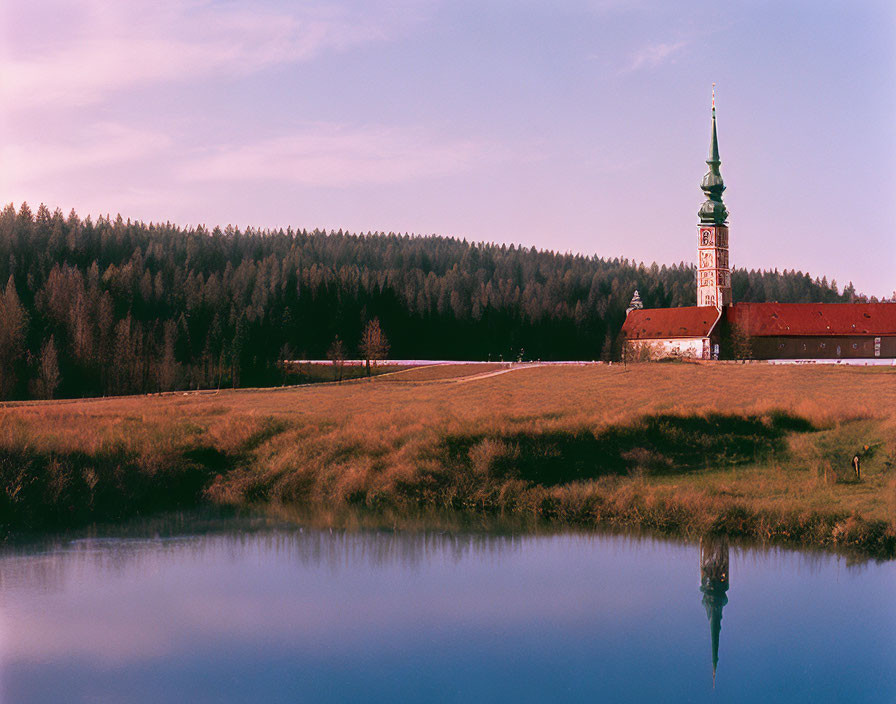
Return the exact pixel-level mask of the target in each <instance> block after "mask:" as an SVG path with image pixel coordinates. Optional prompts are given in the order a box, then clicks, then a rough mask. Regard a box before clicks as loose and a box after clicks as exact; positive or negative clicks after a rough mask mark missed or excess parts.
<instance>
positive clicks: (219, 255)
mask: <svg viewBox="0 0 896 704" xmlns="http://www.w3.org/2000/svg"><path fill="white" fill-rule="evenodd" d="M695 272H696V269H695V266H694V265H693V264H691V263H685V262H682V263H679V264H675V265H672V266H665V265H662V266H660V265H657V264H652V265H644V264H643V263H637V262H634V261H630V260H628V259H619V258H613V259H606V258H601V257H597V256H583V255H578V254H561V253H557V252H553V251H547V250H538V249H535V248H534V247H533V248H526V247H519V246H514V245H498V244H486V243H470V242H467V241H465V240H458V239H454V238H449V237H435V236H432V237H418V236H409V235H407V234H404V235H401V234H395V233H389V234H384V233H370V232H368V233H366V234H349V233H346V232H343V231H341V230H339V231H330V232H325V231H322V230H317V229H315V230H312V231H307V230H294V229H292V228H288V229H285V230H284V229H278V230H259V229H255V228H251V227H250V228H246V229H243V230H241V229H239V228H236V227H232V226H228V227H226V228H224V229H221V228H219V227H216V228H214V229H212V230H209V229H208V228H206V227H204V226H198V227H190V228H183V227H178V226H176V225H173V224H171V223H149V224H146V223H143V222H133V221H131V220H123V219H122V217H121V216H118V217H116V218H114V219H113V218H110V217H108V216H101V217H98V218H97V219H96V220H93V219H92V218H91V217H89V216H88V217H86V218H84V219H81V218H80V217H79V216H78V215H77V214H76V213H75V212H74V211H72V212H70V213H69V214H68V215H67V216H65V215H64V214H63V213H62V212H61V211H60V210H58V209H57V210H56V211H55V212H50V210H49V209H48V208H47V207H46V206H44V205H41V206H40V207H39V208H38V209H37V211H36V212H33V211H32V210H31V208H30V207H29V206H28V205H27V204H25V203H23V204H22V205H21V207H20V208H19V209H18V210H16V209H15V207H14V206H13V205H12V204H10V205H7V206H6V207H5V208H4V209H3V211H2V213H0V287H2V288H0V294H2V295H0V398H2V399H16V398H29V397H36V398H47V397H52V396H66V397H69V396H86V395H105V394H129V393H146V392H155V391H162V390H171V389H195V388H210V387H220V386H262V385H269V384H278V383H281V381H282V378H283V377H282V373H281V370H282V365H281V362H282V360H287V359H323V358H325V357H326V356H327V354H328V352H330V354H331V355H332V350H333V348H334V344H335V343H336V342H337V341H338V351H339V354H340V355H342V356H352V355H358V354H360V353H359V350H361V349H362V348H364V347H365V345H366V346H368V347H370V346H371V340H370V339H369V338H368V339H366V340H365V337H364V336H365V330H367V331H368V333H367V334H368V335H369V334H370V333H369V330H370V329H371V328H370V324H371V322H372V321H377V330H378V334H379V335H382V337H383V340H384V341H385V340H388V347H389V354H390V356H391V357H393V358H399V359H414V358H427V359H432V358H438V359H458V360H487V359H493V360H498V359H518V358H520V357H522V358H526V359H545V360H556V359H601V358H603V359H611V358H613V356H614V355H615V354H617V350H618V335H619V330H620V328H621V327H622V323H623V321H624V319H625V309H626V307H627V305H628V303H629V301H630V300H631V298H632V295H633V293H634V291H635V289H637V290H638V291H639V292H640V295H641V299H642V301H643V302H644V305H645V307H667V306H672V307H675V306H686V305H693V304H694V301H695V299H696V281H695V278H696V274H695ZM732 285H733V292H734V299H735V300H741V301H760V302H761V301H771V300H777V301H790V302H837V301H849V300H854V299H856V297H857V296H856V292H855V290H854V288H853V287H852V285H851V284H850V285H849V286H848V287H846V289H844V291H843V292H842V293H841V292H838V289H837V286H836V283H834V282H831V283H828V282H827V280H826V279H821V280H819V279H817V278H816V279H813V278H811V277H810V276H809V275H808V274H804V273H802V272H797V271H783V272H778V271H745V270H742V269H738V270H735V271H733V273H732Z"/></svg>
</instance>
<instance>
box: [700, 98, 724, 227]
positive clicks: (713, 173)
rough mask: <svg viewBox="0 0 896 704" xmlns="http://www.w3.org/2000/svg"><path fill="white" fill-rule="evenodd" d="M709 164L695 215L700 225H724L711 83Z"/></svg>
mask: <svg viewBox="0 0 896 704" xmlns="http://www.w3.org/2000/svg"><path fill="white" fill-rule="evenodd" d="M706 163H707V164H708V165H709V171H707V172H706V174H705V175H704V176H703V181H701V183H700V188H702V189H703V193H704V194H705V195H706V200H705V201H704V203H703V205H701V206H700V210H699V211H698V212H697V215H699V216H700V224H701V225H724V224H725V223H726V222H727V220H728V209H727V208H726V207H725V204H724V203H723V202H722V191H724V190H725V182H724V181H723V180H722V173H721V172H720V171H719V166H721V164H722V160H721V159H719V137H718V135H717V134H716V90H715V83H713V90H712V138H711V140H710V145H709V159H707V160H706Z"/></svg>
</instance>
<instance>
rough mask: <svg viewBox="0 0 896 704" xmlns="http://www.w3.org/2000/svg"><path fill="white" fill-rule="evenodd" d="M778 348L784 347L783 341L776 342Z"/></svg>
mask: <svg viewBox="0 0 896 704" xmlns="http://www.w3.org/2000/svg"><path fill="white" fill-rule="evenodd" d="M778 349H779V350H783V349H784V343H783V342H779V343H778Z"/></svg>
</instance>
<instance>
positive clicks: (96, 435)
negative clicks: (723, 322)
mask: <svg viewBox="0 0 896 704" xmlns="http://www.w3.org/2000/svg"><path fill="white" fill-rule="evenodd" d="M484 366H485V365H458V366H457V368H455V369H454V370H453V371H452V370H451V368H450V367H445V366H442V367H436V368H427V369H418V370H412V371H410V372H404V373H402V374H398V375H394V376H391V377H383V378H381V379H374V380H373V381H365V382H353V383H350V384H343V385H326V386H318V387H315V386H309V387H302V388H295V389H282V390H278V389H274V390H257V391H255V390H240V391H222V392H220V393H217V394H194V395H189V396H184V395H168V396H161V397H160V396H149V397H128V398H115V399H105V400H101V399H97V400H85V401H79V402H43V403H35V404H25V405H17V406H0V481H2V483H3V486H4V487H5V496H4V495H2V494H0V512H2V511H4V510H5V511H6V512H7V515H8V516H11V518H9V519H8V521H7V529H10V528H12V529H18V528H20V527H22V526H23V525H25V526H27V525H44V524H53V523H59V522H65V521H67V520H69V519H70V518H71V517H72V516H74V518H75V519H76V520H84V519H85V518H89V517H92V516H98V515H103V514H112V515H115V516H117V515H122V514H126V513H128V512H129V511H136V510H149V509H152V508H157V507H160V506H163V505H167V504H169V503H173V504H183V503H189V502H190V501H195V500H197V499H198V498H200V497H205V498H206V499H211V500H214V501H219V502H245V501H306V502H314V503H317V504H324V505H340V504H344V503H360V504H364V505H368V506H373V507H393V508H394V507H400V506H402V505H406V506H410V505H419V504H423V505H443V506H454V507H470V508H479V509H485V510H490V511H506V512H516V513H525V514H533V515H539V516H545V517H549V518H552V517H553V518H558V519H562V520H566V521H574V522H579V523H611V524H612V523H615V524H625V525H633V524H638V525H645V526H649V527H652V528H655V529H658V530H668V531H683V532H690V531H700V530H712V529H724V530H728V531H731V532H735V533H740V534H744V535H751V536H758V537H763V538H772V539H784V540H788V539H789V540H796V541H803V542H812V543H819V544H857V545H859V546H861V547H863V548H865V549H867V550H870V551H877V552H882V553H887V554H889V553H888V551H890V552H892V551H893V550H894V542H896V523H894V515H896V469H894V467H893V464H894V460H896V370H893V369H888V368H876V369H875V368H854V367H821V366H819V367H784V366H767V365H743V366H737V365H696V364H694V365H692V364H688V365H685V364H649V365H632V366H629V368H628V369H627V370H626V369H623V368H622V367H620V366H616V365H614V366H607V365H595V366H585V367H566V366H556V367H553V366H543V367H532V368H523V369H517V370H514V371H512V372H510V373H507V374H501V375H497V376H489V377H487V378H482V379H475V378H474V379H472V380H469V381H468V383H463V384H446V383H444V381H445V379H446V378H450V377H447V376H445V375H446V374H454V375H455V378H462V377H464V376H468V374H469V373H470V369H471V367H475V371H474V372H473V373H482V372H484V371H493V370H492V369H488V370H486V369H483V367H484ZM496 367H500V365H496ZM427 370H432V372H430V374H429V375H427V374H424V373H425V372H427ZM436 372H437V373H436ZM421 376H422V377H423V378H420V377H421ZM387 379H389V380H390V381H389V383H386V380H387ZM678 419H680V422H679V420H678ZM799 423H803V426H805V427H803V426H800V425H799ZM810 425H811V428H810V427H809V426H810ZM717 431H718V433H717ZM691 433H693V435H691ZM729 441H730V443H732V444H731V445H730V448H733V449H730V451H729V445H728V444H726V443H729ZM690 443H693V455H690V454H689V451H690ZM866 445H867V446H868V449H867V450H866V449H864V448H865V446H866ZM855 452H860V454H861V456H862V463H863V467H862V473H863V476H862V481H861V482H853V481H850V467H851V465H850V461H851V458H852V456H853V453H855ZM567 466H568V467H574V468H575V472H578V474H574V473H573V474H569V476H566V474H565V473H564V472H565V469H564V468H565V467H567ZM554 471H558V472H559V474H557V479H556V481H555V480H553V479H552V475H551V472H554ZM135 477H136V479H135ZM133 487H137V489H133ZM132 489H133V490H132ZM178 492H183V494H182V495H181V494H178ZM60 497H62V498H60ZM63 499H64V500H63ZM3 501H5V502H6V506H5V507H4V505H3V504H2V502H3ZM82 505H86V506H87V508H84V506H82ZM70 514H71V515H70ZM2 520H3V519H2V518H0V521H2Z"/></svg>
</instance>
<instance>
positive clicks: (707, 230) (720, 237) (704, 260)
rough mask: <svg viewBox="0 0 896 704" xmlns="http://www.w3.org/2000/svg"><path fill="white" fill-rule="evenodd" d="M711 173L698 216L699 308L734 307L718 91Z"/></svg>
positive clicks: (713, 119) (713, 97)
mask: <svg viewBox="0 0 896 704" xmlns="http://www.w3.org/2000/svg"><path fill="white" fill-rule="evenodd" d="M706 163H707V165H709V171H707V172H706V175H705V176H704V177H703V181H701V182H700V188H702V189H703V193H704V194H705V195H706V201H705V202H704V203H703V205H701V206H700V210H699V211H698V213H697V215H698V216H699V217H700V223H699V224H698V225H697V305H698V306H714V307H716V308H722V307H723V306H730V305H731V270H730V269H729V264H728V226H727V221H728V209H727V208H726V207H725V204H724V203H723V202H722V191H724V190H725V182H724V181H722V172H721V171H719V166H720V165H721V164H722V160H721V159H720V158H719V137H718V133H717V132H716V89H715V83H713V89H712V137H711V138H710V142H709V159H707V160H706Z"/></svg>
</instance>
